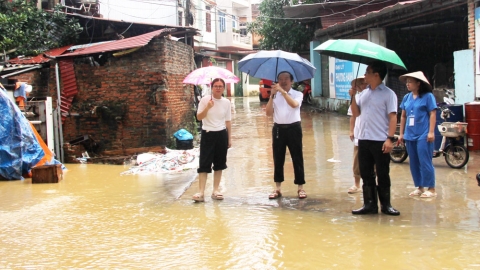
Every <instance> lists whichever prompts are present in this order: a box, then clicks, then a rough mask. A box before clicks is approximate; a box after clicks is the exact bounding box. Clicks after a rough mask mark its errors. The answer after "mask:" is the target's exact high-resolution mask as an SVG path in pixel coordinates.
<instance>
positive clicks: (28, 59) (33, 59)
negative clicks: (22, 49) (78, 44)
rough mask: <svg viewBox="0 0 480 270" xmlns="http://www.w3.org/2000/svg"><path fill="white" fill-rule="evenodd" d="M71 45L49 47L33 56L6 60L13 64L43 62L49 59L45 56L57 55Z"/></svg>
mask: <svg viewBox="0 0 480 270" xmlns="http://www.w3.org/2000/svg"><path fill="white" fill-rule="evenodd" d="M71 46H72V45H68V46H64V47H60V48H55V49H51V50H48V51H46V52H44V53H42V54H39V55H37V56H33V57H23V58H18V57H17V58H13V59H10V60H9V61H8V62H9V63H10V64H14V65H28V64H43V63H46V62H48V61H50V60H51V58H48V57H47V56H50V57H56V56H59V55H60V54H62V53H64V52H65V51H66V50H68V48H70V47H71Z"/></svg>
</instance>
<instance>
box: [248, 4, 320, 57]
mask: <svg viewBox="0 0 480 270" xmlns="http://www.w3.org/2000/svg"><path fill="white" fill-rule="evenodd" d="M289 2H290V1H289V0H264V1H263V2H262V3H261V4H260V6H259V11H260V15H259V16H258V17H257V19H256V21H255V22H252V23H249V24H248V25H247V30H248V31H249V32H251V33H254V34H258V35H260V36H262V38H261V39H260V49H262V50H283V51H288V52H296V53H298V52H301V51H302V50H306V49H308V43H309V42H310V41H311V40H312V38H313V34H314V27H306V25H305V24H304V23H300V22H299V21H297V20H291V19H288V18H285V14H284V12H283V9H282V8H283V7H284V6H287V5H289Z"/></svg>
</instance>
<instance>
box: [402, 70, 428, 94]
mask: <svg viewBox="0 0 480 270" xmlns="http://www.w3.org/2000/svg"><path fill="white" fill-rule="evenodd" d="M408 77H410V78H415V79H417V80H420V81H422V82H424V83H425V85H426V86H427V88H428V89H429V90H430V91H431V90H432V86H431V85H430V83H429V82H428V80H427V78H426V77H425V75H424V74H423V72H421V71H415V72H412V73H407V74H404V75H402V76H400V77H398V79H399V80H400V81H401V82H402V83H406V82H407V78H408Z"/></svg>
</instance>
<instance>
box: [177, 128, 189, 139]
mask: <svg viewBox="0 0 480 270" xmlns="http://www.w3.org/2000/svg"><path fill="white" fill-rule="evenodd" d="M173 136H175V138H177V139H178V140H179V141H188V140H193V135H192V134H191V133H190V132H188V131H186V130H185V129H183V128H182V129H179V130H178V131H177V132H175V133H174V134H173Z"/></svg>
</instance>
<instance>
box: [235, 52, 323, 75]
mask: <svg viewBox="0 0 480 270" xmlns="http://www.w3.org/2000/svg"><path fill="white" fill-rule="evenodd" d="M238 70H240V71H242V72H245V73H247V74H248V75H250V76H252V77H255V78H261V79H268V80H271V81H277V76H278V74H279V73H280V72H283V71H288V72H290V74H292V75H293V80H294V81H295V82H301V81H304V80H308V79H310V78H313V75H314V73H315V67H314V66H313V65H312V63H310V62H309V61H308V60H306V59H304V58H302V57H300V56H299V55H298V54H296V53H289V52H284V51H280V50H278V51H259V52H257V53H253V54H249V55H247V56H245V57H244V58H243V59H242V60H240V61H239V62H238Z"/></svg>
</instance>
